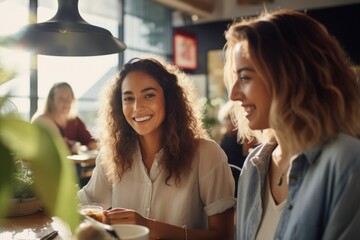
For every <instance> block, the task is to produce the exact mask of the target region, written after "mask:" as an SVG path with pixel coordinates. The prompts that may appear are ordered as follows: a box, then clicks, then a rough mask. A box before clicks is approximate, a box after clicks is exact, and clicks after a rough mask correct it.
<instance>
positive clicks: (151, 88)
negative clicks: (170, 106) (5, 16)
mask: <svg viewBox="0 0 360 240" xmlns="http://www.w3.org/2000/svg"><path fill="white" fill-rule="evenodd" d="M151 90H154V91H157V92H158V91H159V90H157V89H156V88H154V87H147V88H144V89H142V90H141V92H142V93H144V92H147V91H151ZM131 94H133V92H132V91H130V90H128V91H125V92H123V93H122V95H131Z"/></svg>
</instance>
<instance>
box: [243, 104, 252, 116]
mask: <svg viewBox="0 0 360 240" xmlns="http://www.w3.org/2000/svg"><path fill="white" fill-rule="evenodd" d="M244 110H245V113H246V115H248V114H250V113H251V112H252V111H254V110H255V107H254V106H246V107H244Z"/></svg>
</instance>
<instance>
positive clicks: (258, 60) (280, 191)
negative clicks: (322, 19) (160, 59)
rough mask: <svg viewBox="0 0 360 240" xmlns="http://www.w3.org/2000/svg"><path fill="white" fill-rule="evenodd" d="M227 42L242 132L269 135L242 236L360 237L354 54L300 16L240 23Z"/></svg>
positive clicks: (241, 218)
mask: <svg viewBox="0 0 360 240" xmlns="http://www.w3.org/2000/svg"><path fill="white" fill-rule="evenodd" d="M226 39H227V44H226V46H225V49H226V68H225V69H226V71H225V73H226V74H227V77H226V85H227V87H228V90H229V93H230V98H231V100H233V101H236V104H237V112H236V113H235V115H236V120H237V126H238V128H239V130H240V131H239V134H241V137H243V138H247V137H253V136H261V135H265V134H267V137H268V140H266V138H263V139H261V140H262V141H264V144H262V145H260V146H259V147H257V148H255V149H254V150H253V151H252V152H251V153H250V155H249V156H248V157H247V159H246V161H245V163H244V165H243V171H242V173H241V175H240V179H239V184H238V195H237V196H238V199H237V208H236V213H237V214H236V220H237V223H236V232H237V233H236V234H237V239H248V240H250V239H304V240H305V239H306V240H309V239H359V238H360V231H359V226H360V208H359V202H360V191H359V186H360V174H359V172H360V141H359V139H358V136H359V133H360V88H359V83H358V80H357V79H356V76H355V73H354V71H353V70H352V69H351V64H350V62H349V59H348V57H347V56H346V54H345V52H344V51H343V49H342V48H341V47H340V45H339V43H338V42H337V41H336V40H335V38H334V37H332V36H331V35H330V34H329V33H328V32H327V30H326V29H325V27H324V26H323V25H322V24H320V23H319V22H317V21H315V20H314V19H312V18H311V17H309V16H307V15H306V14H304V13H301V12H297V11H290V10H278V11H274V12H272V13H263V14H262V15H260V16H258V17H255V18H250V19H244V20H243V21H240V22H235V23H233V24H232V25H231V26H230V28H229V29H228V31H227V32H226ZM269 133H270V134H269ZM269 137H270V138H269Z"/></svg>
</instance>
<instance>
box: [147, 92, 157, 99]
mask: <svg viewBox="0 0 360 240" xmlns="http://www.w3.org/2000/svg"><path fill="white" fill-rule="evenodd" d="M154 96H155V94H153V93H149V94H146V96H145V98H152V97H154Z"/></svg>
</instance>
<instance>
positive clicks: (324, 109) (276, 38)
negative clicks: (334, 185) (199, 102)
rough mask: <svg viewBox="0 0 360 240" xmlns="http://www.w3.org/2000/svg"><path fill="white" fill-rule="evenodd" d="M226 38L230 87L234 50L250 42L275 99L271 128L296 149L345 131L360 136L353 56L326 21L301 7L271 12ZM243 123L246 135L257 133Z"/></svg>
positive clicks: (240, 123) (252, 54)
mask: <svg viewBox="0 0 360 240" xmlns="http://www.w3.org/2000/svg"><path fill="white" fill-rule="evenodd" d="M226 39H227V43H226V47H225V49H226V55H227V57H226V60H227V61H226V67H225V73H226V74H228V75H227V78H226V79H227V81H226V83H227V87H228V88H229V87H230V86H232V82H233V80H234V71H233V69H234V63H233V61H234V60H233V54H232V51H233V48H234V46H235V45H236V44H237V43H239V42H245V43H246V46H247V50H248V51H249V54H250V59H251V61H252V64H253V65H254V67H255V70H256V72H257V73H258V74H259V76H260V77H261V79H262V80H263V81H264V83H265V85H266V86H267V88H268V90H269V92H270V93H271V95H272V97H273V100H272V106H271V111H270V126H271V128H272V129H274V130H275V131H276V133H277V135H278V137H279V138H281V139H282V140H283V142H286V143H287V145H288V147H289V148H290V149H297V150H299V149H304V148H308V147H311V146H313V145H314V144H316V143H318V142H319V141H325V140H327V139H328V138H330V137H333V136H336V134H338V133H339V132H345V133H348V134H350V135H352V136H355V137H356V136H359V133H360V121H359V119H360V94H359V93H360V87H359V83H358V81H357V79H356V75H355V72H354V71H353V70H352V69H351V62H350V61H349V58H348V56H347V54H346V53H345V51H344V50H343V49H342V47H341V45H340V44H339V42H338V41H337V40H336V39H335V38H334V37H333V36H331V35H330V34H329V33H328V31H327V30H326V28H325V27H324V26H323V25H322V24H321V23H319V22H317V21H316V20H314V19H312V18H311V17H309V16H307V15H306V14H304V13H301V12H297V11H291V10H278V11H274V12H272V13H266V12H265V13H263V14H261V15H260V16H258V17H255V18H249V19H243V20H242V21H240V22H234V23H233V24H232V25H231V26H230V28H229V29H228V31H227V32H226ZM238 111H239V112H240V111H243V110H242V109H240V108H239V110H238ZM239 116H240V117H241V115H239ZM240 117H239V118H240ZM237 123H238V126H239V128H240V129H241V131H239V134H243V135H242V137H247V136H246V134H247V135H248V136H249V135H251V131H252V130H250V129H249V127H248V126H246V125H247V122H246V121H238V122H237Z"/></svg>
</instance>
